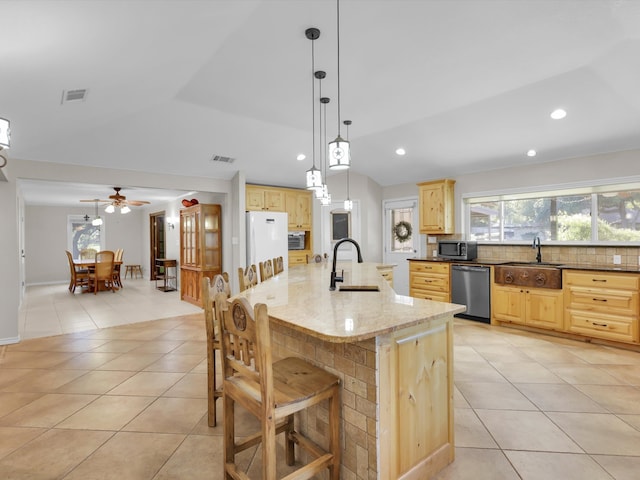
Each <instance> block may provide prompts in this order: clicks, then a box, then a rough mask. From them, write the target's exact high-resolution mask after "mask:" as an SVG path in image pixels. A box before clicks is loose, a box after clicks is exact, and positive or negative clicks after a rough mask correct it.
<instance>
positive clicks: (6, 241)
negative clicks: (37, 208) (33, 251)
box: [0, 160, 21, 345]
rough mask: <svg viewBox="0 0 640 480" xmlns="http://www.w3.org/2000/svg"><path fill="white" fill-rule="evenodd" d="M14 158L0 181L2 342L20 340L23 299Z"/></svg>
mask: <svg viewBox="0 0 640 480" xmlns="http://www.w3.org/2000/svg"><path fill="white" fill-rule="evenodd" d="M11 163H12V161H11V160H10V163H9V165H7V166H6V167H5V168H4V169H3V173H4V174H5V176H6V178H8V180H9V181H7V182H5V181H0V205H1V206H2V208H0V272H2V275H0V306H1V307H0V308H2V313H1V314H0V345H4V344H7V343H15V342H17V341H18V339H19V337H18V307H19V302H20V289H21V286H20V261H19V259H20V252H19V250H18V218H19V215H18V196H17V191H16V185H15V181H14V180H13V179H12V175H11V173H10V168H11Z"/></svg>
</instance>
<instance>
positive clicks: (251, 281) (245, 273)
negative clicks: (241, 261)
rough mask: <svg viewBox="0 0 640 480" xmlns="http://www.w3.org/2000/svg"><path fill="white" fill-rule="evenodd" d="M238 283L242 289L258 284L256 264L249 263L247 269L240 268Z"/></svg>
mask: <svg viewBox="0 0 640 480" xmlns="http://www.w3.org/2000/svg"><path fill="white" fill-rule="evenodd" d="M238 283H239V286H240V291H241V292H243V291H245V290H246V289H247V288H251V287H255V286H256V285H257V284H258V269H257V268H256V266H255V265H249V266H248V267H247V269H246V270H243V269H242V268H238Z"/></svg>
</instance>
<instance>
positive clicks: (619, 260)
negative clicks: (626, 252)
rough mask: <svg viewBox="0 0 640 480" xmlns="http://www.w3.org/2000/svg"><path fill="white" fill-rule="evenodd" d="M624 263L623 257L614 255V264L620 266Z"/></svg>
mask: <svg viewBox="0 0 640 480" xmlns="http://www.w3.org/2000/svg"><path fill="white" fill-rule="evenodd" d="M621 263H622V255H614V256H613V264H614V265H620V264H621Z"/></svg>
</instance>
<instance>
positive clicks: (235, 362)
mask: <svg viewBox="0 0 640 480" xmlns="http://www.w3.org/2000/svg"><path fill="white" fill-rule="evenodd" d="M215 312H216V315H218V319H219V322H220V333H221V335H220V342H221V345H220V346H221V349H222V352H221V353H222V355H221V358H222V370H223V382H222V395H223V398H224V436H223V444H224V478H225V479H236V480H248V477H247V475H246V474H245V473H244V472H242V471H240V470H239V469H238V466H237V465H236V463H235V456H236V454H237V453H239V452H241V451H243V450H246V449H247V448H249V447H251V446H253V445H256V444H258V443H262V468H263V474H262V478H263V480H275V478H276V435H277V434H279V433H285V439H286V446H285V449H286V462H287V465H293V464H294V463H295V453H294V445H298V446H299V447H301V448H303V449H304V450H305V451H306V452H307V453H309V455H310V457H312V458H313V460H312V461H311V462H310V463H308V464H306V465H304V466H302V467H301V468H299V469H297V470H296V471H295V472H293V473H290V474H289V475H287V476H286V477H284V478H285V479H287V480H289V479H306V478H311V477H313V476H314V475H316V474H318V473H320V472H321V471H323V470H324V469H325V468H328V469H329V478H330V479H331V480H338V479H339V478H340V402H339V400H340V399H339V396H340V379H339V378H338V377H336V376H335V375H333V374H331V373H329V372H326V371H325V370H323V369H321V368H318V367H316V366H314V365H311V364H310V363H308V362H306V361H304V360H302V359H300V358H294V357H290V358H285V359H283V360H279V361H277V362H275V363H272V360H271V333H270V330H269V316H268V314H267V306H266V305H265V304H261V303H258V304H256V305H255V307H254V308H251V305H249V302H248V301H247V299H245V298H237V299H235V300H234V301H233V302H232V303H229V301H228V300H227V298H226V296H225V295H224V294H217V295H216V300H215ZM324 400H328V401H329V432H328V435H329V449H328V450H325V449H323V448H322V447H320V446H319V445H317V444H315V443H314V442H312V441H311V440H310V439H308V438H306V437H304V436H303V435H302V434H301V433H299V432H296V431H295V429H294V413H296V412H299V411H301V410H304V409H306V408H309V407H312V406H314V405H317V404H318V403H320V402H322V401H324ZM236 402H238V403H240V404H241V405H242V406H243V407H245V408H246V409H247V411H248V412H249V413H251V414H252V415H254V416H255V417H256V418H257V419H258V420H259V421H260V424H261V430H260V431H259V432H257V433H255V434H253V435H250V436H248V437H243V438H242V440H241V441H238V442H236V438H235V428H234V408H235V403H236Z"/></svg>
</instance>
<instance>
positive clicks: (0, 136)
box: [0, 118, 11, 150]
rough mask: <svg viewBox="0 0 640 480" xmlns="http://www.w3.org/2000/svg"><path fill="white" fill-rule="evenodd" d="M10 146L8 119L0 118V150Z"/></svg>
mask: <svg viewBox="0 0 640 480" xmlns="http://www.w3.org/2000/svg"><path fill="white" fill-rule="evenodd" d="M10 146H11V129H10V128H9V120H7V119H6V118H0V150H2V149H3V148H9V147H10Z"/></svg>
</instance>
